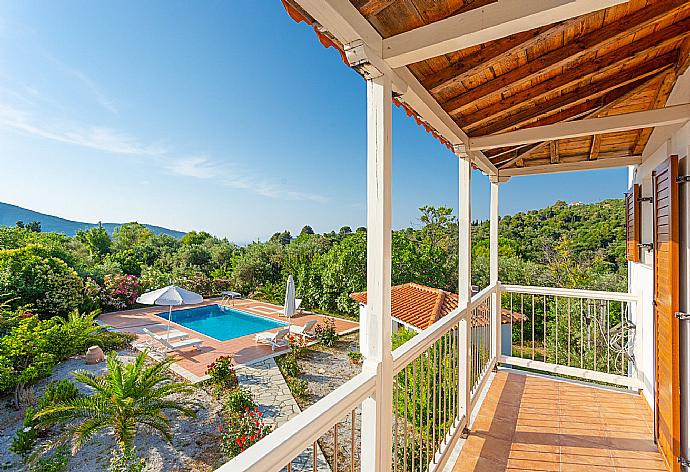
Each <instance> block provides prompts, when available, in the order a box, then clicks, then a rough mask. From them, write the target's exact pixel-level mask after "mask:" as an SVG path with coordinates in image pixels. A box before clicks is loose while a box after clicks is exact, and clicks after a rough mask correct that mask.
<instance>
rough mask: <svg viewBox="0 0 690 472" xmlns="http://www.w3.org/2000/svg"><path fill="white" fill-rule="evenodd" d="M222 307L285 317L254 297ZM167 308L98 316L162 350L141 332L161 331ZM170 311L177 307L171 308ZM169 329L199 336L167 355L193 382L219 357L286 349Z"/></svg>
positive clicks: (251, 356) (338, 323)
mask: <svg viewBox="0 0 690 472" xmlns="http://www.w3.org/2000/svg"><path fill="white" fill-rule="evenodd" d="M216 304H218V305H221V300H220V298H217V299H209V300H205V301H204V302H203V303H200V304H198V305H187V306H183V307H179V308H177V309H178V310H183V309H188V308H193V307H199V306H205V305H216ZM223 304H224V305H225V306H229V307H231V308H235V309H237V310H242V311H246V312H248V313H253V314H255V315H261V316H265V317H268V318H272V319H275V320H277V321H281V322H286V321H287V320H286V318H285V317H282V316H281V313H282V311H283V307H281V306H278V305H273V304H271V303H265V302H260V301H257V300H247V299H238V300H234V301H230V302H225V303H223ZM167 310H168V308H167V307H161V306H152V307H145V308H137V309H134V310H125V311H115V312H112V313H104V314H102V315H101V316H99V317H98V320H99V321H100V322H101V323H104V324H106V325H109V326H112V327H113V328H115V329H116V330H117V331H123V332H127V333H134V334H136V335H137V338H138V339H137V341H136V342H135V345H137V346H138V347H139V348H142V349H143V348H145V347H151V348H152V350H155V349H157V350H159V351H162V350H163V346H162V345H161V344H160V343H157V342H156V341H153V340H152V339H151V338H150V337H149V336H147V335H146V334H144V331H143V329H144V328H151V327H153V326H156V325H158V326H161V328H159V329H158V330H156V332H161V330H162V332H163V333H164V332H165V331H164V328H163V327H164V326H166V325H168V323H169V322H168V320H167V319H164V318H162V317H159V316H157V314H158V313H162V312H163V311H167ZM173 311H176V308H174V307H173ZM325 318H331V317H326V316H324V315H319V314H315V313H310V312H307V311H305V312H303V313H302V314H296V315H295V316H293V317H292V318H291V323H292V324H294V325H299V326H304V324H305V323H306V322H307V321H309V320H316V321H317V323H319V324H323V322H324V320H325ZM332 319H333V320H334V322H335V329H336V331H337V332H338V334H347V333H350V332H353V331H357V330H358V329H359V323H357V322H354V321H349V320H344V319H341V318H332ZM169 324H170V326H171V328H174V329H179V330H180V331H184V332H187V333H189V338H198V339H201V340H202V341H203V343H202V344H201V345H200V346H199V349H195V348H193V347H188V348H183V349H180V350H177V351H174V352H170V353H169V354H168V355H169V356H173V357H174V358H176V361H175V364H174V365H173V370H174V371H175V372H177V373H178V374H180V375H182V376H183V377H185V378H186V379H187V380H189V381H192V382H198V381H201V380H203V379H204V378H205V375H206V367H207V366H208V365H209V364H210V363H211V362H213V361H214V360H216V359H217V358H218V357H220V356H227V355H230V356H232V357H233V359H234V361H235V364H245V365H248V364H254V363H256V362H260V361H263V360H265V359H268V358H271V357H275V356H278V355H281V354H284V353H285V352H286V351H287V350H288V348H287V347H284V348H277V349H276V350H275V351H271V347H270V346H268V345H265V344H257V343H256V342H255V341H254V337H255V334H248V335H246V336H242V337H239V338H235V339H230V340H228V341H218V340H216V339H213V338H210V337H208V336H205V335H203V334H201V333H199V332H197V331H193V330H191V329H189V328H186V327H184V326H182V325H179V324H177V323H174V322H172V323H169ZM278 329H280V328H274V329H269V330H267V331H270V332H276V331H278Z"/></svg>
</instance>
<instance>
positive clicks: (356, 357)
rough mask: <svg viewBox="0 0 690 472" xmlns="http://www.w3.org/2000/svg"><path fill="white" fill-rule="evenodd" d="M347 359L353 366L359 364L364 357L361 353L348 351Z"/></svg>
mask: <svg viewBox="0 0 690 472" xmlns="http://www.w3.org/2000/svg"><path fill="white" fill-rule="evenodd" d="M347 357H348V358H349V359H350V362H352V363H353V364H355V365H358V364H361V363H362V359H363V358H364V356H362V353H361V352H359V351H350V352H348V353H347Z"/></svg>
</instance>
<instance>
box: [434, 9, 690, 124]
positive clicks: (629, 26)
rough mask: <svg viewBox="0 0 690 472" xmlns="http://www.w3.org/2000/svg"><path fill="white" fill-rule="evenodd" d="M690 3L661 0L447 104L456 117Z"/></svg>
mask: <svg viewBox="0 0 690 472" xmlns="http://www.w3.org/2000/svg"><path fill="white" fill-rule="evenodd" d="M686 2H687V0H661V1H659V2H657V3H654V4H653V5H650V6H647V7H644V8H642V9H640V10H638V11H636V12H634V13H632V14H630V15H627V16H625V17H623V18H621V19H620V20H619V21H617V22H616V23H613V24H610V25H608V26H606V27H604V28H600V29H597V30H595V31H592V32H591V33H589V34H586V35H584V36H582V37H581V38H578V39H577V40H576V41H572V42H570V43H568V44H566V45H565V46H563V47H561V48H558V49H555V50H553V51H551V52H548V53H546V54H544V55H542V56H539V57H537V58H535V59H533V60H531V61H528V62H527V63H525V64H524V65H522V66H520V67H517V68H516V69H513V70H511V71H510V72H507V73H505V74H503V75H499V76H498V77H496V78H494V79H492V80H489V81H487V82H485V83H483V84H482V85H479V86H478V87H475V88H472V89H470V90H468V91H466V92H463V93H461V94H459V95H458V96H457V97H455V98H452V99H450V100H448V101H446V102H445V103H443V104H442V105H443V108H444V109H445V110H446V111H447V112H449V113H451V114H453V113H455V112H457V111H459V110H461V109H462V108H464V107H466V106H467V105H469V104H471V103H473V102H475V101H476V100H479V99H481V98H483V97H485V96H487V95H491V94H497V93H503V92H506V91H507V90H509V89H510V88H511V87H514V86H515V85H516V84H518V83H522V82H524V81H527V80H531V79H533V78H535V77H537V76H539V75H541V74H543V73H545V72H547V71H550V70H553V69H555V68H558V67H562V66H564V65H566V64H568V63H570V62H573V61H575V60H576V59H578V58H580V57H582V56H584V55H585V54H588V53H591V52H592V50H594V49H596V48H600V47H602V46H604V45H607V44H610V43H611V42H614V41H616V40H618V39H621V38H624V37H626V36H629V35H631V34H633V33H635V32H637V31H640V30H641V29H644V28H645V27H647V26H649V25H651V24H653V23H655V22H657V21H659V20H660V19H661V18H663V17H665V16H667V15H668V14H669V13H670V12H671V11H673V10H675V9H676V8H677V7H680V6H682V5H685V4H686Z"/></svg>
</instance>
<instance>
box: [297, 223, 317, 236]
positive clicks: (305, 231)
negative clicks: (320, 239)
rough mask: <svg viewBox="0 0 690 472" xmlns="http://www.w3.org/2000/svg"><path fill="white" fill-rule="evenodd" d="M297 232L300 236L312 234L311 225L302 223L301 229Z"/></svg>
mask: <svg viewBox="0 0 690 472" xmlns="http://www.w3.org/2000/svg"><path fill="white" fill-rule="evenodd" d="M299 234H300V236H302V235H303V234H314V230H313V229H312V227H311V226H309V225H304V226H303V227H302V231H300V232H299Z"/></svg>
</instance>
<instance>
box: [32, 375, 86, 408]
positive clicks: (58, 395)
mask: <svg viewBox="0 0 690 472" xmlns="http://www.w3.org/2000/svg"><path fill="white" fill-rule="evenodd" d="M80 396H81V393H80V392H79V388H78V387H77V386H76V385H75V384H73V383H72V382H70V381H69V380H68V379H62V380H54V381H52V382H50V383H49V384H48V385H47V386H46V390H45V392H43V396H42V397H41V398H40V399H39V400H38V402H36V410H37V411H40V410H42V409H44V408H45V407H47V406H53V405H55V404H56V403H62V402H68V401H70V400H74V399H75V398H78V397H80Z"/></svg>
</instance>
